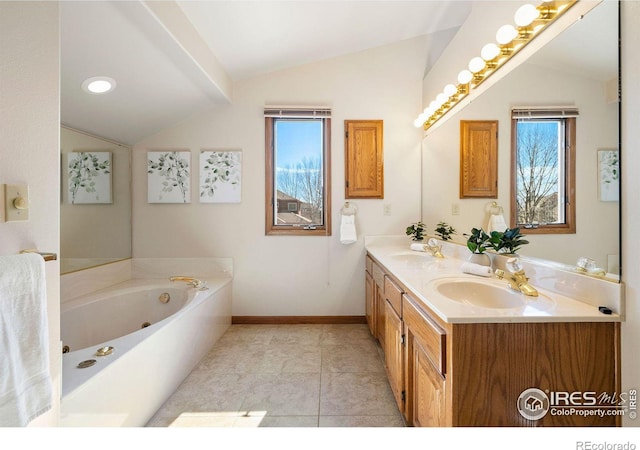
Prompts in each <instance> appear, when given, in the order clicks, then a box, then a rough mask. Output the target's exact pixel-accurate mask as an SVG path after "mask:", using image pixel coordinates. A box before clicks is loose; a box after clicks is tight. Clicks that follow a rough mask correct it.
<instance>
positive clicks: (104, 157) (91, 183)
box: [67, 151, 113, 205]
mask: <svg viewBox="0 0 640 450" xmlns="http://www.w3.org/2000/svg"><path fill="white" fill-rule="evenodd" d="M112 167H113V166H112V161H111V152H109V151H97V152H96V151H90V152H82V151H74V152H68V153H67V178H68V180H67V201H68V203H69V204H71V205H80V204H110V203H113V200H112V194H111V171H112Z"/></svg>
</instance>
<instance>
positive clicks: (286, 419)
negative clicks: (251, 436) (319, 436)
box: [258, 416, 318, 428]
mask: <svg viewBox="0 0 640 450" xmlns="http://www.w3.org/2000/svg"><path fill="white" fill-rule="evenodd" d="M258 426H259V427H261V428H273V427H281V428H282V427H305V428H311V427H317V426H318V416H266V417H264V418H263V419H262V421H261V422H260V424H259V425H258Z"/></svg>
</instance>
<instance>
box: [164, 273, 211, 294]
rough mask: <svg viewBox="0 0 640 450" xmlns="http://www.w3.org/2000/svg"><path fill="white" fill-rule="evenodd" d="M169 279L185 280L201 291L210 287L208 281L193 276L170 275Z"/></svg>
mask: <svg viewBox="0 0 640 450" xmlns="http://www.w3.org/2000/svg"><path fill="white" fill-rule="evenodd" d="M169 281H185V282H187V283H189V284H190V285H191V286H193V287H194V288H196V289H198V290H200V291H206V290H207V289H209V287H208V286H207V283H206V281H201V280H198V279H197V278H193V277H183V276H175V277H169Z"/></svg>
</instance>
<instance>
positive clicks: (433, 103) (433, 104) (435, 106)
mask: <svg viewBox="0 0 640 450" xmlns="http://www.w3.org/2000/svg"><path fill="white" fill-rule="evenodd" d="M438 108H440V105H438V102H437V101H435V100H432V101H431V103H429V109H431V111H435V110H436V109H438ZM432 114H433V113H432Z"/></svg>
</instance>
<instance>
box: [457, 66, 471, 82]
mask: <svg viewBox="0 0 640 450" xmlns="http://www.w3.org/2000/svg"><path fill="white" fill-rule="evenodd" d="M472 78H473V74H472V73H471V72H469V71H468V70H466V69H465V70H463V71H462V72H460V73H459V74H458V83H460V84H467V83H468V82H469V81H471V79H472Z"/></svg>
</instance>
